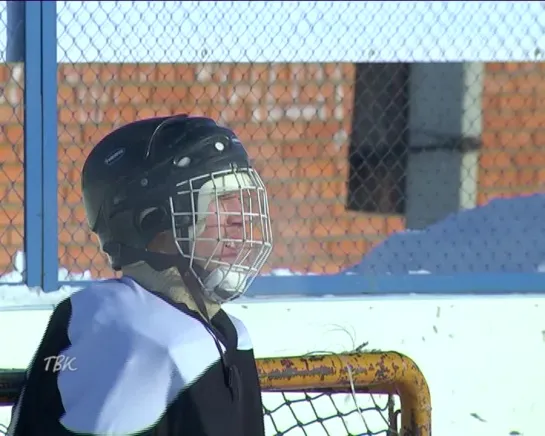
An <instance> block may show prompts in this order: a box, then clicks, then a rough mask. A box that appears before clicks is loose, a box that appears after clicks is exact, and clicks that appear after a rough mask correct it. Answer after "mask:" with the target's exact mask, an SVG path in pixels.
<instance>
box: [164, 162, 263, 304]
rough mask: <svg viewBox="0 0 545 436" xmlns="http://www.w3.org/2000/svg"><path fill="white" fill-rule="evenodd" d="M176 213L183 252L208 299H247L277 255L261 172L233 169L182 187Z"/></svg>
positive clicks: (174, 200)
mask: <svg viewBox="0 0 545 436" xmlns="http://www.w3.org/2000/svg"><path fill="white" fill-rule="evenodd" d="M188 205H190V207H188ZM170 212H171V218H172V230H173V236H174V241H175V243H176V246H177V248H178V251H179V252H180V254H181V255H182V256H184V257H185V258H187V259H188V260H189V265H190V266H189V268H190V271H191V272H192V273H193V274H194V275H195V277H196V278H197V280H198V281H199V283H200V285H201V286H202V289H203V292H204V294H205V296H206V297H207V298H208V299H209V300H211V301H214V302H217V303H224V302H226V301H230V300H233V299H235V298H238V297H240V296H241V295H243V294H244V293H245V292H246V290H247V289H248V287H249V286H250V284H251V283H252V281H253V280H254V278H255V277H256V276H257V275H258V274H259V272H260V271H261V269H262V268H263V265H264V264H265V262H266V261H267V259H268V257H269V255H270V254H271V251H272V233H271V223H270V215H269V205H268V199H267V192H266V189H265V186H264V184H263V181H262V180H261V178H260V177H259V175H258V174H257V172H256V171H255V170H253V169H251V168H245V169H231V170H224V171H217V172H214V173H212V174H207V175H205V176H200V177H195V178H192V179H190V180H187V181H184V182H181V183H178V184H177V185H176V195H175V196H172V197H171V198H170Z"/></svg>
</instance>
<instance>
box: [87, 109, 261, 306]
mask: <svg viewBox="0 0 545 436" xmlns="http://www.w3.org/2000/svg"><path fill="white" fill-rule="evenodd" d="M82 192H83V200H84V205H85V210H86V215H87V220H88V224H89V227H90V228H91V230H92V231H93V232H95V233H96V234H97V236H98V238H99V240H100V244H101V247H102V249H103V251H104V252H105V253H107V254H108V256H109V258H110V261H111V264H112V268H113V269H114V270H120V269H121V268H122V267H123V266H125V265H129V264H133V263H136V262H139V261H145V262H147V263H149V264H150V266H152V267H153V268H154V269H156V270H162V269H166V268H170V267H172V266H176V267H177V268H178V270H179V271H180V273H181V274H182V276H183V277H184V280H185V279H187V273H188V272H190V273H191V274H192V275H193V276H194V277H195V279H196V281H197V282H198V283H199V284H200V287H201V288H202V289H204V290H205V292H206V294H207V296H208V297H209V298H211V299H212V300H216V301H220V302H223V301H226V300H230V299H233V298H236V297H238V296H239V295H241V294H242V293H243V292H245V290H246V289H247V287H248V286H249V284H250V283H251V280H253V278H255V276H256V275H257V274H258V273H259V271H260V270H261V268H262V267H263V264H264V263H265V261H266V259H267V258H268V256H269V254H270V252H271V249H272V236H271V228H270V219H269V210H268V201H267V195H266V190H265V187H264V185H263V182H262V180H261V178H260V177H259V175H258V174H257V173H256V172H255V170H254V169H253V168H252V166H251V163H250V159H249V157H248V154H247V153H246V150H245V149H244V147H243V145H242V144H241V142H240V140H239V139H238V138H237V136H236V135H235V133H234V132H233V131H232V130H230V129H228V128H225V127H221V126H219V125H218V124H216V122H215V121H213V120H212V119H209V118H205V117H191V116H187V115H177V116H171V117H157V118H150V119H144V120H140V121H136V122H133V123H130V124H127V125H125V126H123V127H121V128H119V129H117V130H114V131H113V132H111V133H110V134H108V135H107V136H106V137H104V138H103V139H102V140H101V141H100V142H99V143H98V144H97V145H96V146H95V147H94V149H93V150H92V151H91V153H90V154H89V156H88V157H87V159H86V161H85V164H84V166H83V171H82ZM225 193H230V194H231V195H232V194H233V193H234V194H235V195H236V196H237V198H239V199H240V203H241V204H242V205H243V206H242V210H241V211H240V214H241V218H242V219H241V223H242V225H243V226H244V232H243V233H244V235H243V236H241V237H240V240H236V241H234V242H233V241H231V244H232V245H233V246H234V245H236V246H237V247H238V248H239V249H240V255H239V256H238V257H237V258H236V259H233V261H232V262H229V264H227V265H226V264H225V263H226V262H223V261H221V259H220V260H218V259H216V258H215V257H214V256H213V255H211V256H210V258H203V259H200V258H199V256H198V255H197V254H196V252H195V244H196V242H197V241H198V239H199V234H200V233H202V229H203V226H204V219H205V218H206V217H207V216H209V215H210V214H211V213H213V214H215V215H217V217H218V220H219V219H220V215H221V211H219V210H215V209H214V208H212V209H214V210H213V211H212V212H210V211H208V210H207V207H208V206H209V205H210V204H212V202H215V203H218V199H219V198H220V197H221V196H222V195H224V194H225ZM218 204H219V203H218ZM165 231H169V232H172V235H173V239H174V241H175V243H176V246H177V248H178V251H179V253H178V254H176V255H167V254H158V253H153V252H150V251H148V249H147V247H148V244H149V243H150V242H151V241H152V240H153V239H154V238H155V236H156V235H158V234H159V233H162V232H165ZM216 239H217V243H218V245H219V244H221V243H222V241H221V239H222V236H221V235H217V237H216ZM249 250H252V251H253V252H254V253H253V254H252V255H249V254H248V252H249ZM249 259H251V262H250V260H249ZM233 275H236V277H235V279H236V280H235V279H233ZM229 277H231V278H230V279H229ZM220 279H221V280H220Z"/></svg>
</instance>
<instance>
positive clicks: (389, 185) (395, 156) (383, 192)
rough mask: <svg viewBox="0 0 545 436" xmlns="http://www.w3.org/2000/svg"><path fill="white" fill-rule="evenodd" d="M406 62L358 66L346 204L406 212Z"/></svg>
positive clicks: (375, 210) (360, 209)
mask: <svg viewBox="0 0 545 436" xmlns="http://www.w3.org/2000/svg"><path fill="white" fill-rule="evenodd" d="M408 79H409V65H408V64H396V63H389V64H379V63H377V64H367V63H360V64H356V84H355V92H354V106H353V107H354V114H353V119H352V136H351V138H350V149H349V163H350V172H349V180H348V198H347V208H348V209H349V210H353V211H358V212H371V213H381V214H404V213H405V176H406V168H407V155H408V129H407V123H408V110H409V95H408V89H409V83H408Z"/></svg>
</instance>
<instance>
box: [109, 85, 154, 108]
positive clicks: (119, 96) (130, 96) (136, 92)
mask: <svg viewBox="0 0 545 436" xmlns="http://www.w3.org/2000/svg"><path fill="white" fill-rule="evenodd" d="M153 90H154V87H153V86H152V85H150V84H138V83H116V84H114V85H112V91H111V94H112V99H113V102H114V103H115V104H132V105H136V104H147V103H150V98H151V95H152V92H153Z"/></svg>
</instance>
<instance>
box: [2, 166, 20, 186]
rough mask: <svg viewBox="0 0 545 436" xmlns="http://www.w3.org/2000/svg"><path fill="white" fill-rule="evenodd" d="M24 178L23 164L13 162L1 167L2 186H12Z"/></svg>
mask: <svg viewBox="0 0 545 436" xmlns="http://www.w3.org/2000/svg"><path fill="white" fill-rule="evenodd" d="M21 180H23V165H21V164H12V165H2V166H1V167H0V186H6V185H9V186H11V184H12V183H14V182H17V181H21Z"/></svg>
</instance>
